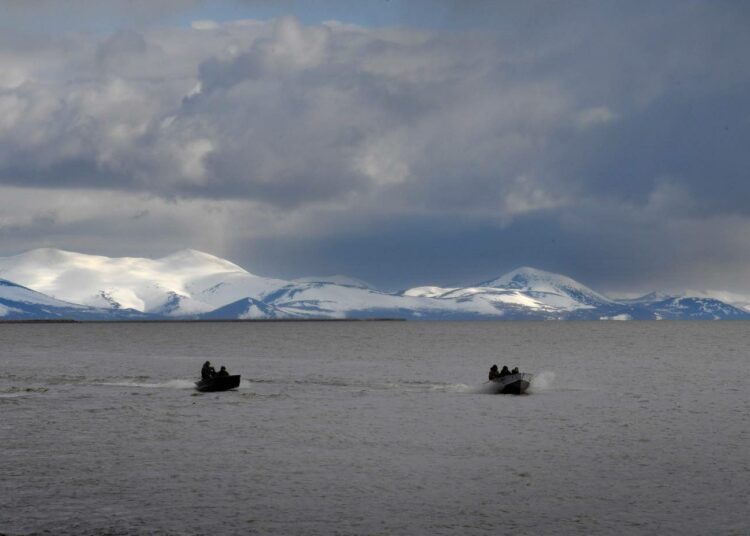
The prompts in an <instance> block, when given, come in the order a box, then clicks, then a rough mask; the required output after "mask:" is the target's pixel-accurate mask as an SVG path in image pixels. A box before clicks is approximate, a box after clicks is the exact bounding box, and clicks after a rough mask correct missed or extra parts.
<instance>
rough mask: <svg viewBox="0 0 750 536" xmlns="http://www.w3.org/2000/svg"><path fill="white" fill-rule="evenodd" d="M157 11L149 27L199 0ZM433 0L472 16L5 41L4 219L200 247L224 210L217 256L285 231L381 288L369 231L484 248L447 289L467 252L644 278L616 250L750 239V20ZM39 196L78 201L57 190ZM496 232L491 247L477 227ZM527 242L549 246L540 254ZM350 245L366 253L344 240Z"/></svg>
mask: <svg viewBox="0 0 750 536" xmlns="http://www.w3.org/2000/svg"><path fill="white" fill-rule="evenodd" d="M136 4H137V7H138V10H140V12H142V15H139V17H141V20H145V19H147V18H149V17H151V18H152V19H153V18H156V19H158V20H163V19H160V18H159V17H160V16H163V14H168V13H174V12H176V11H179V10H180V9H184V6H185V5H186V4H185V3H180V2H159V3H154V4H153V5H151V7H149V3H142V4H141V3H136ZM20 5H21V3H13V2H11V7H12V10H11V14H12V16H15V17H21V16H24V14H28V13H29V12H28V11H25V10H24V9H22V8H21V7H19V6H20ZM87 5H88V4H87ZM91 5H93V4H91ZM113 5H116V6H121V5H122V4H118V3H115V4H113ZM435 5H436V6H439V7H440V9H441V10H442V13H444V14H446V16H447V15H450V16H451V17H453V19H455V22H456V26H455V27H454V28H450V29H449V30H446V29H437V28H419V29H417V28H410V27H408V25H402V26H401V27H365V26H362V25H355V24H348V23H347V21H346V20H344V21H339V22H327V23H316V24H303V23H302V22H300V21H299V20H298V19H296V18H294V17H292V16H285V17H280V18H278V19H275V20H270V21H230V22H224V23H220V22H216V21H214V20H209V19H201V20H195V21H194V22H193V23H192V24H191V25H188V26H184V27H182V26H179V27H178V26H168V25H166V26H165V25H162V26H159V27H156V26H154V25H153V24H145V23H134V24H130V25H128V27H127V28H125V29H121V30H117V31H114V30H113V31H106V32H98V33H76V32H71V33H69V34H64V35H59V34H56V35H46V34H40V35H37V34H34V35H25V34H19V33H18V32H17V31H16V32H12V31H9V32H4V33H3V35H2V36H0V64H1V65H2V67H3V68H2V69H0V184H2V185H4V186H3V187H2V190H3V192H6V193H7V192H12V196H13V199H15V200H16V201H17V203H18V206H19V207H24V209H23V210H22V209H20V208H19V210H20V211H21V212H18V213H16V212H14V211H13V210H9V209H6V210H5V211H4V212H3V213H2V214H0V233H3V234H4V236H5V239H6V240H10V238H11V237H16V239H14V241H13V242H12V244H20V242H21V240H20V239H18V237H24V239H26V240H28V241H29V242H30V245H32V244H31V243H36V242H34V240H32V237H35V236H36V237H37V238H36V240H37V242H39V241H43V240H46V238H43V237H44V236H49V232H48V233H47V235H44V233H43V232H42V230H41V229H42V228H44V226H45V225H46V226H47V227H48V228H50V229H51V228H54V229H55V233H57V234H59V235H61V236H65V237H67V238H66V239H67V240H69V241H73V239H72V238H71V237H73V236H74V235H75V232H78V233H81V235H80V236H87V237H89V238H87V239H84V238H80V240H79V241H80V242H81V243H85V240H88V239H91V240H95V238H92V233H86V232H85V230H84V229H85V227H86V225H89V226H97V228H99V229H103V228H108V226H107V225H106V224H105V223H104V222H105V221H106V220H107V216H106V213H105V212H102V211H97V210H95V209H94V208H93V205H97V204H99V203H101V202H105V201H106V203H108V204H112V205H116V206H117V207H118V210H115V211H113V212H112V213H110V215H109V217H110V219H109V220H108V221H112V222H114V221H117V222H124V221H130V222H135V223H133V224H132V226H131V229H132V231H131V233H132V237H133V238H132V240H130V241H127V242H128V243H133V244H135V243H137V240H139V239H140V238H142V237H146V236H148V233H147V231H146V229H147V228H148V226H149V225H156V224H157V222H158V225H160V226H161V228H162V229H164V230H165V232H168V233H169V235H170V237H169V238H168V239H167V238H165V239H164V242H163V243H164V244H168V243H173V242H174V240H175V238H176V239H177V240H178V241H181V240H183V239H185V237H187V236H190V235H191V233H195V236H198V237H200V236H203V235H201V232H200V231H199V230H198V229H197V226H196V224H194V223H193V218H194V217H196V214H198V213H200V212H201V210H203V209H206V210H207V215H206V216H205V217H204V218H202V219H201V218H197V219H198V220H200V221H202V222H203V223H204V224H205V225H206V226H207V227H211V226H213V229H215V231H212V232H213V233H214V234H222V239H221V240H217V239H214V238H211V239H209V238H205V239H204V238H196V241H198V242H201V243H204V242H205V243H208V244H211V243H214V244H222V245H221V251H217V250H216V249H214V250H213V251H214V252H215V253H217V254H227V255H228V256H230V257H232V258H233V259H234V260H238V261H240V262H241V261H242V259H241V258H238V257H237V255H238V254H237V253H236V252H238V251H249V250H253V251H254V252H255V253H257V256H256V257H255V258H258V257H260V255H261V251H259V250H258V247H254V246H252V243H257V244H261V243H262V244H265V246H264V248H261V249H264V253H265V254H266V256H267V258H274V256H275V258H276V259H277V262H276V264H275V265H271V264H267V265H266V266H267V268H268V270H269V271H274V270H276V271H278V268H279V266H281V265H284V264H286V265H289V264H291V263H296V262H297V260H298V259H297V257H296V253H294V252H292V251H291V250H292V249H294V248H297V249H296V251H300V250H305V251H307V252H308V256H307V259H308V261H309V262H318V267H319V268H321V269H322V268H325V267H327V266H328V265H327V264H326V262H328V261H325V260H324V258H323V256H324V255H329V257H328V258H335V259H337V262H340V263H343V264H342V265H341V266H339V269H332V270H331V271H335V272H346V271H350V272H351V274H352V275H359V276H361V277H363V278H365V279H370V280H373V281H376V282H381V283H382V281H378V274H377V273H375V274H373V273H369V272H367V269H368V268H367V263H366V262H365V261H364V259H370V257H369V256H368V255H370V254H369V253H367V251H366V247H364V246H361V247H359V248H356V247H353V246H352V244H353V243H355V242H357V237H359V239H360V240H359V242H361V243H362V244H364V243H366V242H367V243H369V244H380V245H381V246H382V247H385V248H386V249H388V247H389V246H387V244H386V243H385V242H388V243H392V244H397V245H398V246H393V248H391V250H392V251H393V255H394V256H395V257H397V258H399V259H401V261H399V262H395V261H394V262H395V264H394V269H393V273H392V274H391V275H389V276H388V277H389V278H390V279H392V280H395V279H397V273H398V272H399V270H401V272H402V273H403V272H404V270H405V268H404V267H405V266H406V265H407V264H409V263H412V264H411V265H410V266H411V267H412V268H413V269H414V271H417V270H418V269H419V266H418V264H419V262H418V259H417V258H416V257H414V256H412V254H411V253H410V252H412V251H415V250H416V251H420V252H421V259H423V261H425V260H426V261H427V262H429V263H432V264H433V265H434V263H435V262H438V254H437V253H434V252H433V251H440V247H438V246H437V244H439V243H440V242H441V240H445V239H446V237H451V240H452V241H453V242H452V245H453V247H454V248H455V249H456V250H457V251H463V259H458V260H456V262H455V263H454V264H455V266H453V267H452V268H450V269H447V268H446V270H445V271H444V273H442V275H441V276H440V277H443V278H444V279H452V280H458V279H461V277H460V275H461V270H460V267H459V264H460V262H459V261H462V262H463V263H464V264H466V259H467V258H470V257H471V258H473V259H475V261H473V262H474V267H475V269H476V270H477V271H484V272H483V273H482V274H479V273H477V274H476V275H477V276H481V277H484V276H491V275H495V274H494V273H492V272H494V271H499V270H500V269H501V268H502V269H505V268H508V269H510V268H513V267H515V265H516V264H537V265H539V266H540V267H541V268H548V269H560V270H561V271H567V272H568V273H570V274H571V275H574V276H575V275H578V274H580V275H582V276H588V277H590V278H592V279H593V280H595V281H597V282H599V283H601V284H602V285H604V286H606V285H608V284H610V285H611V286H612V287H617V288H621V287H623V286H626V285H633V284H635V279H634V278H628V277H626V270H629V269H631V268H632V267H633V266H636V265H638V266H641V265H643V264H644V263H643V261H642V260H641V261H639V262H635V261H633V262H634V263H635V264H633V265H628V264H627V263H624V262H621V266H623V267H622V268H620V269H618V268H617V267H616V266H613V265H612V263H609V262H604V261H603V260H602V259H604V258H606V257H608V258H612V257H613V256H614V258H618V255H619V257H620V261H622V257H623V256H628V258H631V259H638V258H640V256H641V254H642V251H641V250H642V248H647V249H648V251H649V252H651V253H649V255H651V254H653V255H654V257H655V258H657V259H661V260H660V261H659V262H656V261H649V262H651V263H652V264H654V265H655V266H656V268H654V269H653V270H651V271H652V272H653V273H655V272H656V271H657V270H665V269H667V268H668V267H669V263H670V262H674V261H675V259H676V258H680V259H685V260H684V262H686V263H688V262H689V258H690V255H697V253H696V251H697V249H698V248H696V247H685V248H682V249H681V250H680V253H679V255H677V256H675V255H671V256H669V255H666V254H664V253H660V252H663V251H665V250H667V249H668V248H664V247H663V245H664V244H669V243H671V242H670V241H672V240H675V239H678V240H680V241H686V242H687V243H689V244H697V243H701V244H702V243H703V242H699V241H698V240H697V238H695V237H694V236H692V237H691V236H690V235H689V234H688V233H687V231H686V229H690V230H691V232H692V233H693V234H695V233H694V231H695V228H696V227H695V226H700V225H702V224H701V222H703V224H705V227H702V228H703V229H705V230H706V231H705V233H701V236H708V237H710V236H712V235H711V233H713V232H716V233H718V232H720V231H719V228H720V227H719V225H718V224H717V223H716V222H720V221H722V222H727V221H731V222H733V223H732V228H733V229H744V225H745V224H744V222H745V218H746V217H747V216H748V214H747V211H748V207H750V203H748V202H747V199H748V196H750V182H748V181H747V180H745V177H744V175H743V173H744V170H745V169H747V168H748V167H750V161H749V160H748V159H749V158H750V157H749V156H748V154H747V151H746V150H745V147H746V145H747V141H748V139H750V124H748V123H747V120H746V119H745V118H746V117H747V116H748V112H750V97H748V96H747V95H748V94H749V93H748V92H747V86H748V83H750V72H748V70H747V69H746V68H745V61H746V60H745V55H746V50H748V49H750V37H748V34H747V32H746V31H745V28H746V27H747V23H748V22H749V21H748V18H749V17H748V13H747V10H745V9H744V8H742V7H741V6H737V5H736V4H724V3H717V4H708V3H685V2H674V3H671V2H667V3H663V4H660V5H659V6H657V7H654V8H653V9H650V10H644V9H642V7H639V6H630V5H629V4H625V3H623V4H602V5H599V6H597V7H596V8H594V9H592V8H591V6H590V5H588V4H578V3H571V4H568V5H567V6H566V8H565V9H560V8H559V7H557V6H555V5H549V4H541V5H540V4H537V3H534V2H518V3H515V2H510V3H496V2H476V3H471V6H470V8H466V7H465V6H466V3H460V4H459V3H454V2H449V1H447V2H442V3H436V4H435ZM160 13H161V14H162V15H160ZM23 192H27V193H28V195H24V194H23ZM41 192H47V194H46V196H47V197H50V196H51V197H52V198H55V199H57V198H59V199H64V200H65V202H66V203H68V204H69V207H68V208H67V209H64V208H62V207H61V205H60V204H58V203H52V202H51V201H50V200H49V199H45V200H44V201H40V197H44V196H42V195H41ZM81 192H85V194H81ZM37 194H38V195H37ZM8 195H11V194H10V193H9V194H8ZM79 195H80V197H81V199H78V197H77V196H79ZM82 199H84V200H85V199H95V200H97V201H96V202H95V203H93V205H91V204H86V203H85V202H84V201H82ZM117 199H123V200H127V202H118V201H117ZM131 204H132V205H133V210H131V211H127V210H123V211H121V210H120V209H119V207H124V206H130V205H131ZM71 207H77V209H78V210H79V215H80V218H79V219H76V218H74V217H73V216H72V213H71V210H73V209H72V208H71ZM208 207H210V210H208ZM602 207H605V208H602ZM24 214H27V215H24ZM32 214H33V216H32ZM227 215H230V216H227ZM260 215H262V217H260ZM639 218H640V219H641V220H643V219H645V220H647V221H649V222H650V223H649V226H648V228H647V230H646V228H644V227H643V226H642V224H641V223H640V222H639V221H635V220H638V219H639ZM149 222H150V223H149ZM237 222H240V223H239V224H238V223H237ZM439 222H446V223H445V224H441V223H439ZM678 222H679V223H678ZM183 226H184V227H183ZM109 228H110V232H111V233H112V234H113V236H118V237H120V238H122V234H118V232H117V231H116V230H115V225H114V224H112V225H110V226H109ZM183 228H184V229H187V231H182V230H181V229H183ZM139 229H140V230H139ZM344 229H345V230H346V231H344ZM372 229H382V230H383V235H382V237H380V238H379V236H378V234H377V233H374V234H373V231H372ZM451 229H452V230H451ZM167 230H168V231H167ZM417 230H418V232H417ZM628 230H629V232H630V234H628ZM355 231H356V233H355ZM14 233H15V234H14ZM357 233H358V234H357ZM487 233H489V234H490V235H491V236H492V237H493V238H492V239H491V242H492V245H491V246H488V245H487V244H486V243H482V242H481V241H477V240H475V238H474V237H475V236H476V235H477V234H479V235H482V234H484V236H485V238H486V236H487ZM545 233H548V235H549V236H551V237H554V240H555V241H556V242H555V244H556V245H555V246H554V247H552V246H549V244H551V242H549V240H552V238H549V240H548V238H547V236H546V235H545ZM300 236H304V237H305V239H306V240H308V241H309V243H310V244H315V245H316V247H317V248H318V249H317V251H319V252H320V253H318V254H314V253H313V252H312V251H310V250H309V248H306V247H301V246H300V244H299V243H297V242H295V240H296V239H297V238H296V237H300ZM636 236H637V237H640V242H639V241H638V240H635V239H634V238H632V237H636ZM384 237H388V238H387V240H386V238H384ZM614 237H617V238H616V239H615V238H614ZM629 237H630V238H629ZM152 239H153V238H152ZM212 240H213V242H212ZM706 240H708V241H709V242H710V239H708V238H707V239H706ZM253 241H255V242H253ZM274 241H275V244H276V246H272V245H270V244H271V242H274ZM384 241H385V242H384ZM529 241H531V242H533V241H537V242H539V243H544V244H548V247H546V246H540V247H542V249H543V252H544V254H541V253H540V254H536V253H533V252H531V251H530V250H528V249H526V248H525V247H524V246H523V244H524V243H527V242H529ZM102 242H104V240H102ZM10 243H11V242H6V248H7V247H14V246H9V245H8V244H10ZM615 243H617V244H618V245H617V246H614V245H613V244H615ZM282 244H287V247H286V249H284V247H283V246H282ZM344 244H346V245H348V246H347V247H348V248H349V249H348V250H347V251H349V252H350V255H351V256H352V257H351V260H346V259H348V257H346V256H343V257H342V256H341V255H339V253H340V251H343V250H342V249H341V248H343V247H344V246H343V245H344ZM424 244H430V245H431V246H430V247H424V246H423V245H424ZM458 244H461V245H460V247H459V246H458ZM560 244H565V247H562V246H561V245H560ZM70 245H71V246H74V245H73V244H70ZM733 245H734V246H737V244H733ZM186 246H192V247H198V248H200V247H201V244H199V243H193V244H186ZM153 247H154V249H159V250H160V251H161V249H160V248H162V246H161V245H154V246H153ZM216 247H218V246H216ZM432 248H435V249H434V250H433V249H432ZM587 248H591V250H592V251H593V252H594V253H588V254H586V253H585V250H586V249H587ZM83 249H85V248H83ZM207 249H210V248H207ZM730 250H731V247H730V245H729V244H727V246H726V249H722V250H721V251H720V252H717V253H716V254H717V257H719V258H722V259H724V260H725V261H727V262H725V265H731V266H733V268H732V270H733V272H732V273H735V274H739V273H744V272H743V270H744V269H743V268H741V266H744V264H743V263H744V262H746V259H745V258H744V256H743V255H739V254H737V253H736V252H735V255H734V257H732V255H731V254H730ZM273 252H276V253H273ZM326 252H328V253H326ZM574 252H575V254H574ZM233 255H234V256H233ZM248 255H249V254H248ZM357 255H359V256H358V257H357ZM587 255H588V256H587ZM285 256H286V257H285ZM331 256H332V257H331ZM472 256H473V257H472ZM354 257H356V258H354ZM313 258H315V259H317V261H311V259H313ZM732 258H733V259H735V260H730V259H732ZM284 259H286V260H284ZM342 259H344V260H342ZM476 259H479V260H478V261H476ZM576 262H578V264H576ZM681 262H682V261H681ZM346 263H349V264H348V265H347V264H346ZM581 263H584V264H588V263H593V264H594V265H595V266H596V265H598V266H604V265H606V266H608V270H609V272H606V273H609V274H611V275H610V276H608V277H600V276H598V275H597V273H605V271H599V272H597V271H596V270H594V269H586V268H581V267H580V264H581ZM696 265H697V264H695V263H692V264H691V266H696ZM399 266H400V268H399ZM446 266H447V265H446ZM493 266H494V267H496V268H493ZM250 268H251V269H252V268H253V267H252V266H250ZM331 268H333V267H331ZM646 268H648V269H649V270H650V268H649V267H648V266H646ZM717 270H718V268H717ZM406 271H408V270H406ZM365 272H367V273H365ZM687 272H690V274H692V275H690V274H687ZM704 272H705V270H704ZM380 273H381V274H382V273H383V272H382V271H381V272H380ZM641 273H643V270H641ZM653 273H652V274H651V275H650V276H649V277H650V278H652V279H653V277H654V276H653ZM685 273H686V275H685V278H686V280H688V279H690V278H691V277H698V275H699V272H696V271H690V270H686V271H685ZM618 274H619V275H618ZM280 275H284V274H280ZM286 275H304V271H303V272H302V273H296V274H286ZM464 275H466V276H467V278H468V275H470V274H464ZM738 280H739V278H738ZM437 282H440V281H437ZM395 284H397V283H395Z"/></svg>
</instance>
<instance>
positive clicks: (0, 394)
mask: <svg viewBox="0 0 750 536" xmlns="http://www.w3.org/2000/svg"><path fill="white" fill-rule="evenodd" d="M47 391H49V389H48V388H46V387H8V388H7V389H0V398H17V397H20V396H27V395H31V394H38V393H46V392H47Z"/></svg>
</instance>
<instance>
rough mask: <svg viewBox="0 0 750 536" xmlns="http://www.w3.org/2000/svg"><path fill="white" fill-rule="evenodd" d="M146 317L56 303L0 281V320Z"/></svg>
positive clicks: (133, 313) (61, 302)
mask: <svg viewBox="0 0 750 536" xmlns="http://www.w3.org/2000/svg"><path fill="white" fill-rule="evenodd" d="M142 318H146V316H145V315H143V314H141V313H139V312H137V311H133V310H117V311H113V310H111V309H99V308H96V307H86V306H84V305H78V304H75V303H68V302H65V301H62V300H56V299H55V298H52V297H50V296H47V295H46V294H42V293H40V292H36V291H34V290H31V289H29V288H26V287H24V286H21V285H17V284H16V283H13V282H11V281H8V280H6V279H0V320H55V319H71V320H126V319H127V320H134V319H142Z"/></svg>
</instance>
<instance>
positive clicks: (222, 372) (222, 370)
mask: <svg viewBox="0 0 750 536" xmlns="http://www.w3.org/2000/svg"><path fill="white" fill-rule="evenodd" d="M216 375H217V376H219V377H221V376H229V372H227V367H225V366H224V365H222V366H221V368H220V369H219V372H217V373H216Z"/></svg>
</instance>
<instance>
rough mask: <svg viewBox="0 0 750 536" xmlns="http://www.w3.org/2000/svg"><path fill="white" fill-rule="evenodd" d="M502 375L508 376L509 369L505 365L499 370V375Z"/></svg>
mask: <svg viewBox="0 0 750 536" xmlns="http://www.w3.org/2000/svg"><path fill="white" fill-rule="evenodd" d="M503 376H510V370H508V366H507V365H503V370H501V371H500V377H501V378H502V377H503Z"/></svg>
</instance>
